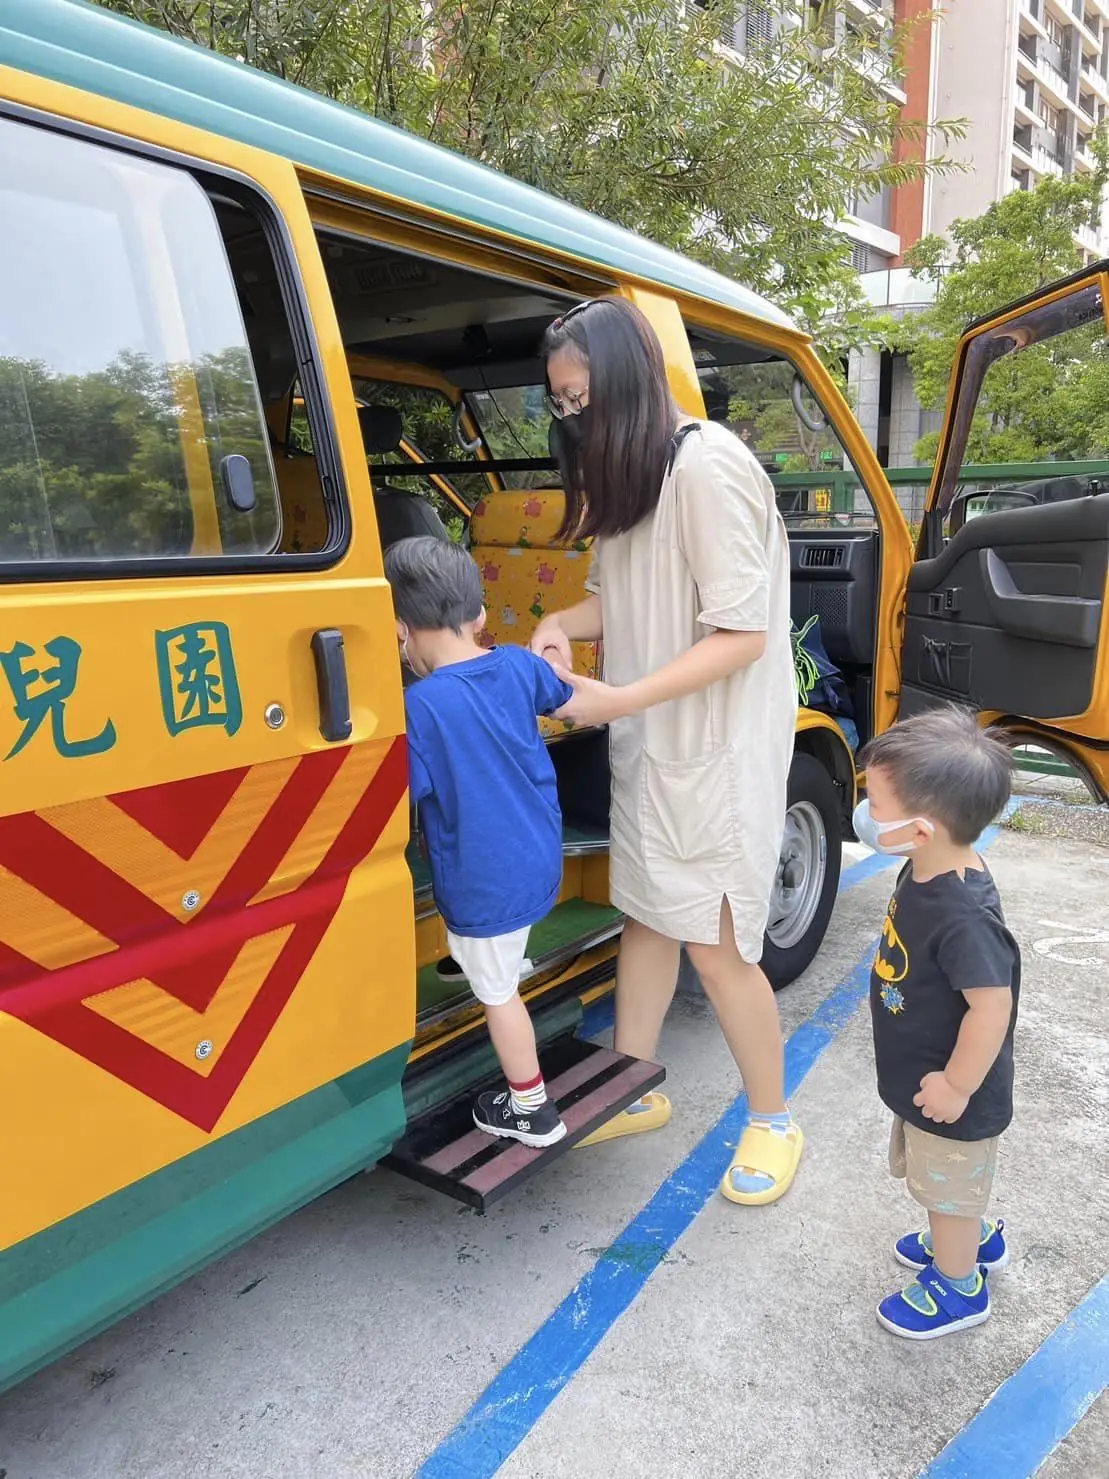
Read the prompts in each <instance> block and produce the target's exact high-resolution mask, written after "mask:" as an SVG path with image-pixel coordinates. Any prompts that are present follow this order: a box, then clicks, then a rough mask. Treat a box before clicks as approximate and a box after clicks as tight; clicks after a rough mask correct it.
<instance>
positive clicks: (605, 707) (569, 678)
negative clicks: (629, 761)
mask: <svg viewBox="0 0 1109 1479" xmlns="http://www.w3.org/2000/svg"><path fill="white" fill-rule="evenodd" d="M553 667H554V670H555V672H556V673H557V674H558V676H559V677H560V678H561V679H562V681H563V682H564V683H569V685H570V687H571V688H572V689H573V690H574V696H573V698H572V699H571V700H570V702H569V703H566V704H563V706H562V708H561V709H556V710H555V715H554V717H555V718H556V719H569V720H570V721H572V722H573V723H574V724H611V723H612V721H613V719H623V718H625V717H626V716H627V715H628V714H630V713H632V712H633V706H632V704H631V703H630V702H629V694H630V690H629V689H627V688H614V687H613V685H612V684H611V683H598V681H597V680H596V678H586V677H584V676H583V675H582V674H581V673H572V672H571V671H570V669H569V668H568V667H566V666H565V665H564V664H562V663H557V662H556V663H554V664H553Z"/></svg>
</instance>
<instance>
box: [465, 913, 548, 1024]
mask: <svg viewBox="0 0 1109 1479" xmlns="http://www.w3.org/2000/svg"><path fill="white" fill-rule="evenodd" d="M530 934H531V927H530V926H528V927H527V928H526V929H522V930H514V931H513V933H512V934H511V935H495V936H494V937H493V938H492V939H491V940H474V939H470V938H463V937H462V936H460V935H453V934H451V932H450V930H448V931H447V948H448V950H449V951H450V953H451V957H452V958H453V959H454V960H456V961H457V962H458V964H459V965H460V966H461V967H462V970H463V973H464V974H465V976H466V979H467V980H468V981H469V983H470V990H471V991H472V992H473V993H474V995H475V996H476V997H477V999H478V1001H480V1002H481V1004H482V1006H485V1007H503V1006H504V1005H505V1003H506V1002H509V1001H511V1000H512V998H513V997H514V996H515V995H516V992H517V991H518V990H519V989H520V975H521V973H522V971H523V968H524V961H525V959H526V957H527V950H528V936H529V935H530Z"/></svg>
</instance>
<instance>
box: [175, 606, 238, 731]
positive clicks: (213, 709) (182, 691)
mask: <svg viewBox="0 0 1109 1479" xmlns="http://www.w3.org/2000/svg"><path fill="white" fill-rule="evenodd" d="M154 645H155V649H156V651H157V654H158V685H159V688H160V689H161V694H162V716H163V718H164V719H165V721H166V728H167V729H168V730H169V732H170V734H172V735H178V734H182V733H184V731H185V730H186V729H204V728H210V727H214V728H216V729H225V730H226V731H227V733H228V734H234V733H235V732H236V731H237V730H238V728H239V726H240V725H241V724H242V722H243V706H242V699H241V698H240V695H239V680H238V676H237V674H236V672H235V657H234V654H233V652H232V650H231V633H230V632H229V631H228V629H227V627H226V625H225V624H224V623H223V622H222V621H209V622H194V623H192V624H191V625H189V626H183V627H177V628H175V629H174V630H173V631H169V632H155V633H154Z"/></svg>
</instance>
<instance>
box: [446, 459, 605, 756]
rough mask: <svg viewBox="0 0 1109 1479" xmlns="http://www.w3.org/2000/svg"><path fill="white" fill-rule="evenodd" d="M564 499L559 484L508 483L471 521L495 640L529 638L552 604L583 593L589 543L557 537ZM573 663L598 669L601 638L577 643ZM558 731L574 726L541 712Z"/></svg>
mask: <svg viewBox="0 0 1109 1479" xmlns="http://www.w3.org/2000/svg"><path fill="white" fill-rule="evenodd" d="M564 509H565V500H564V496H563V493H562V489H561V488H527V489H515V488H506V489H503V490H502V491H498V492H496V493H490V494H487V495H486V497H485V498H483V499H482V500H481V502H480V503H479V504H478V505H477V506H476V508H475V509H474V512H473V516H472V518H471V521H470V553H471V554H472V555H473V557H474V559H475V560H476V561H477V563H478V567H479V568H480V570H481V574H482V579H483V580H484V582H485V609H486V616H487V626H486V630H487V631H488V633H489V635H490V638H491V639H492V640H493V641H494V642H504V643H514V644H515V645H517V646H524V645H526V644H527V642H529V641H530V639H531V636H532V633H533V632H534V631H535V628H536V627H537V626H538V624H539V622H540V620H541V619H542V618H543V617H544V616H545V615H546V614H547V613H548V612H549V611H561V610H563V609H564V608H565V607H567V606H574V605H576V604H577V602H578V601H581V600H584V599H585V594H586V591H585V579H586V576H587V575H588V573H589V545H588V543H585V542H579V543H575V544H571V545H566V544H558V543H556V542H555V536H556V534H557V533H558V528H559V525H560V524H561V523H562V516H563V511H564ZM574 668H575V671H577V672H579V673H586V674H588V675H589V676H590V677H592V678H596V677H599V676H600V644H599V643H596V642H581V643H575V650H574ZM542 727H543V731H544V733H545V734H547V735H550V736H555V735H558V734H562V733H565V731H566V730H567V729H569V728H572V727H573V726H571V725H567V724H563V723H561V722H559V721H555V720H546V719H545V720H543V721H542Z"/></svg>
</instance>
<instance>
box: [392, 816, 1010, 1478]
mask: <svg viewBox="0 0 1109 1479" xmlns="http://www.w3.org/2000/svg"><path fill="white" fill-rule="evenodd" d="M996 835H997V828H996V827H991V828H990V829H989V830H988V831H987V832H986V833H984V834H983V836H982V837H981V838H980V839H979V841H978V847H979V849H981V850H984V849H985V848H987V847H988V846H989V845H990V843H991V842H992V841H993V840H994V838H995V837H996ZM871 861H872V859H870V858H865V859H863V860H862V861H861V862H860V863H857V864H855V865H854V866H853V867H852V868H849V869H846V870H845V872H844V874H843V876H842V877H841V880H840V887H841V888H843V887H845V886H850V885H849V884H847V883H846V882H845V880H847V879H849V878H851V877H852V875H853V874H854V873H855V870H856V868H860V867H864V866H865V865H867V864H868V863H870V862H871ZM879 861H880V863H881V867H880V868H871V869H869V870H868V872H867V873H866V874H865V875H864V876H865V877H873V876H874V873H875V872H879V871H882V868H890V867H892V866H893V865H894V864H900V863H902V862H903V859H900V858H896V857H894V858H890V857H884V856H883V857H881V858H880V859H879ZM859 881H861V879H860V880H859ZM876 946H877V942H876V941H871V942H870V944H869V945H868V946H867V950H866V952H865V954H864V955H863V957H862V959H861V960H860V961H859V962H858V964H857V965H856V966H855V968H854V969H853V970H852V972H851V974H850V976H849V977H848V978H847V980H846V981H845V982H844V983H843V984H842V985H840V986H837V987H836V989H835V990H834V991H832V992H831V994H830V995H829V996H827V997H825V999H824V1000H823V1001H822V1002H821V1004H820V1005H819V1006H818V1007H817V1008H816V1010H815V1011H814V1012H813V1013H812V1015H811V1016H810V1017H808V1018H807V1019H806V1020H805V1021H804V1022H802V1024H801V1025H800V1027H798V1028H797V1030H796V1031H795V1032H794V1033H793V1034H792V1036H791V1037H790V1038H789V1040H788V1041H787V1043H786V1047H785V1073H786V1095H787V1097H792V1095H794V1094H796V1093H797V1090H798V1089H799V1088H800V1086H801V1084H802V1083H804V1081H805V1079H806V1078H807V1077H808V1075H809V1073H810V1072H811V1070H812V1068H813V1067H814V1065H815V1064H816V1063H817V1062H818V1061H819V1059H820V1058H821V1057H822V1056H823V1054H824V1052H825V1051H826V1049H827V1048H828V1047H829V1046H830V1044H831V1043H832V1042H833V1041H834V1040H835V1038H836V1036H837V1035H838V1034H839V1033H840V1032H841V1031H842V1030H843V1029H844V1028H845V1027H846V1026H847V1024H848V1022H850V1020H851V1018H852V1017H853V1016H854V1014H855V1012H856V1011H857V1010H858V1008H859V1007H860V1006H861V1005H862V1003H863V1001H864V1000H865V999H866V995H867V991H868V989H869V985H870V972H871V967H872V964H873V960H874V952H875V949H876ZM602 1005H604V1003H598V1006H602ZM592 1011H593V1009H592V1008H590V1012H592ZM586 1016H587V1017H588V1016H589V1013H587V1014H586ZM595 1020H596V1019H593V1020H591V1022H590V1026H591V1027H592V1028H593V1031H595V1032H596V1031H601V1030H602V1028H601V1027H595V1026H593V1021H595ZM582 1030H583V1031H584V1019H583V1029H582ZM746 1123H747V1096H746V1095H745V1094H740V1095H739V1097H738V1098H737V1099H735V1100H734V1101H733V1102H732V1104H731V1105H730V1106H729V1108H728V1109H727V1110H725V1112H724V1114H723V1115H722V1116H721V1117H720V1119H719V1120H717V1122H716V1124H715V1125H713V1127H712V1129H711V1130H709V1132H708V1133H707V1134H706V1135H705V1136H704V1137H703V1139H701V1140H700V1141H699V1142H698V1144H697V1145H696V1146H695V1147H694V1148H693V1150H692V1151H691V1152H690V1153H689V1155H687V1156H686V1158H685V1160H684V1161H682V1162H681V1164H680V1165H679V1166H678V1167H677V1168H676V1169H675V1170H674V1171H673V1172H672V1173H671V1174H670V1176H668V1177H667V1179H666V1180H665V1181H664V1182H663V1183H662V1185H661V1186H660V1187H659V1189H658V1191H656V1192H655V1194H654V1196H653V1197H652V1198H651V1200H650V1201H649V1202H648V1203H647V1205H646V1206H645V1207H644V1208H643V1210H642V1211H641V1212H640V1213H639V1214H638V1215H637V1216H636V1217H634V1218H633V1219H632V1221H631V1222H630V1223H628V1225H627V1227H626V1228H625V1229H624V1231H623V1232H622V1233H621V1234H620V1235H619V1237H617V1238H616V1240H615V1241H614V1242H613V1243H612V1244H611V1245H610V1246H609V1247H608V1248H607V1249H606V1250H605V1252H604V1253H602V1254H601V1256H600V1258H598V1259H597V1261H596V1263H594V1264H593V1266H592V1268H590V1269H589V1270H588V1271H587V1273H586V1274H585V1275H584V1276H583V1277H582V1278H581V1279H580V1280H579V1281H578V1283H577V1284H576V1285H575V1286H574V1288H573V1289H572V1290H571V1291H570V1293H569V1294H568V1295H567V1296H566V1298H565V1299H564V1300H563V1301H562V1303H561V1304H560V1305H558V1307H557V1308H556V1309H555V1310H554V1312H553V1313H552V1314H551V1315H550V1316H549V1317H548V1318H547V1319H546V1320H545V1321H544V1323H543V1324H542V1325H541V1326H540V1327H539V1329H538V1330H537V1331H536V1333H535V1334H534V1335H533V1336H532V1338H531V1339H530V1340H529V1341H528V1342H527V1344H526V1345H525V1346H524V1347H523V1348H522V1349H521V1350H520V1351H519V1352H518V1353H517V1354H516V1355H515V1356H514V1357H513V1358H512V1360H511V1361H509V1363H508V1365H507V1366H505V1367H504V1369H503V1370H502V1371H501V1372H500V1373H499V1375H497V1376H496V1377H494V1379H493V1381H492V1382H490V1384H489V1386H488V1387H486V1389H485V1391H484V1392H483V1393H482V1394H481V1396H480V1397H479V1398H478V1400H477V1401H476V1402H475V1403H474V1405H473V1406H472V1407H471V1408H470V1410H469V1412H467V1413H466V1415H465V1416H464V1417H463V1418H462V1420H461V1421H460V1422H459V1424H458V1426H457V1427H456V1428H454V1430H453V1431H452V1432H450V1433H448V1435H447V1436H446V1438H444V1440H443V1442H442V1443H441V1444H440V1445H439V1447H438V1448H436V1449H435V1451H434V1452H433V1453H432V1454H431V1455H430V1456H429V1457H428V1458H427V1459H426V1461H425V1462H424V1464H423V1465H422V1466H421V1468H420V1469H419V1470H418V1472H417V1476H416V1479H491V1476H492V1475H494V1474H495V1473H496V1472H497V1470H498V1469H499V1468H500V1467H501V1465H502V1464H503V1463H504V1462H505V1461H506V1459H507V1458H508V1457H509V1455H510V1454H512V1453H513V1452H514V1451H515V1449H517V1448H518V1447H519V1445H520V1444H521V1443H522V1442H523V1440H524V1439H525V1438H526V1437H527V1435H528V1433H529V1432H530V1431H531V1429H532V1428H533V1427H534V1426H535V1424H536V1423H537V1422H538V1421H539V1419H540V1418H541V1417H542V1416H543V1414H544V1412H546V1410H547V1408H548V1407H549V1406H550V1405H551V1403H552V1402H553V1401H554V1399H555V1398H556V1397H557V1396H558V1394H559V1393H560V1392H561V1391H562V1390H563V1388H564V1387H565V1386H566V1385H567V1384H568V1383H569V1382H570V1381H571V1379H572V1378H573V1377H574V1376H575V1375H576V1374H577V1372H578V1371H579V1370H580V1368H581V1366H582V1365H583V1364H584V1363H585V1361H587V1360H588V1359H589V1357H590V1356H591V1355H592V1353H593V1352H594V1351H595V1350H596V1348H597V1346H598V1345H599V1344H600V1343H601V1341H602V1340H603V1339H604V1337H605V1336H606V1335H607V1334H608V1332H609V1330H610V1329H611V1328H612V1326H613V1325H614V1324H615V1323H616V1321H617V1320H618V1319H619V1318H620V1316H621V1315H622V1314H623V1313H624V1311H625V1310H626V1309H627V1308H628V1306H629V1305H630V1304H631V1303H632V1301H633V1300H634V1299H635V1298H636V1296H637V1295H638V1294H639V1292H640V1291H641V1290H642V1289H643V1288H644V1286H645V1285H646V1283H647V1281H648V1279H649V1278H650V1277H651V1275H652V1274H653V1273H654V1271H655V1269H656V1268H657V1267H658V1266H659V1264H660V1263H661V1262H662V1260H663V1259H664V1258H665V1256H666V1254H667V1253H668V1252H669V1251H670V1249H671V1248H672V1247H673V1246H674V1244H675V1243H676V1242H677V1241H678V1239H679V1238H680V1237H681V1236H682V1234H683V1233H685V1232H686V1231H687V1230H688V1229H689V1228H690V1226H691V1225H692V1224H693V1222H694V1220H695V1218H696V1217H697V1216H698V1215H699V1213H700V1212H701V1211H703V1209H704V1208H705V1206H707V1204H708V1202H709V1201H710V1200H711V1199H712V1198H713V1196H714V1195H715V1194H716V1190H717V1187H718V1186H719V1184H720V1180H721V1178H722V1177H723V1175H724V1172H725V1171H726V1170H727V1168H728V1165H729V1163H730V1162H731V1158H732V1153H733V1151H734V1149H735V1147H736V1144H737V1142H738V1140H739V1137H740V1135H741V1134H742V1133H743V1127H744V1126H745V1125H746Z"/></svg>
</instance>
